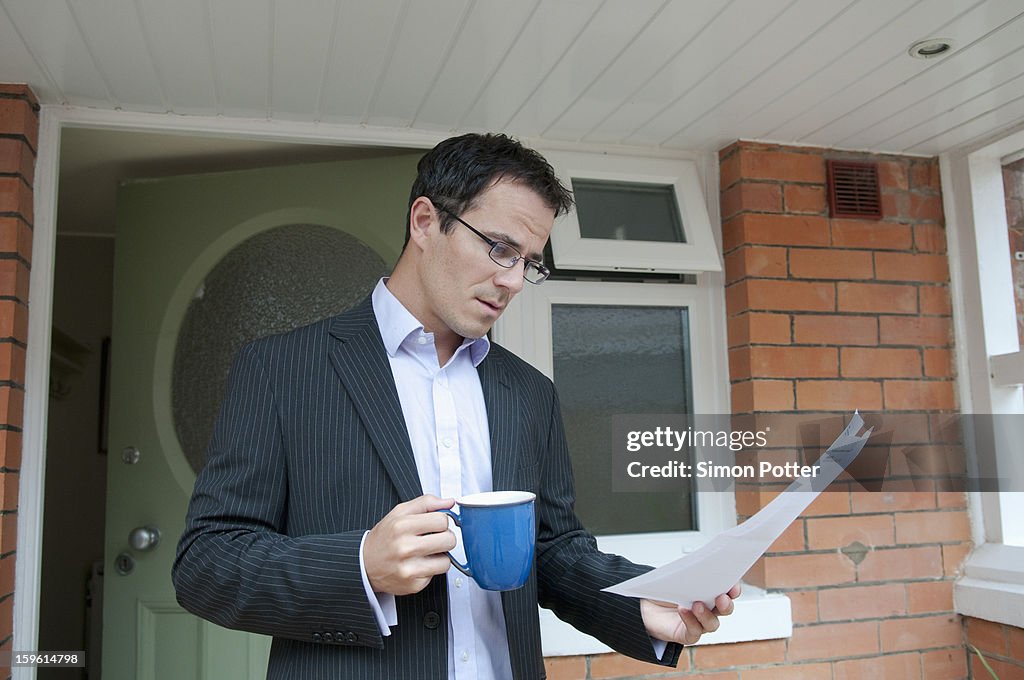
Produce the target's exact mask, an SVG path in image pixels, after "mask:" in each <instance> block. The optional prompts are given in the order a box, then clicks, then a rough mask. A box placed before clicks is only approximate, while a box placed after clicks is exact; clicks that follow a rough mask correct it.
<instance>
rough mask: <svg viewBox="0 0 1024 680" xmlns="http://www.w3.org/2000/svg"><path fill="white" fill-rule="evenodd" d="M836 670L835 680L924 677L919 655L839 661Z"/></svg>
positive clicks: (894, 655) (914, 678)
mask: <svg viewBox="0 0 1024 680" xmlns="http://www.w3.org/2000/svg"><path fill="white" fill-rule="evenodd" d="M834 670H835V675H834V676H833V677H834V680H865V678H884V679H885V680H889V679H890V678H892V680H897V678H898V679H899V680H918V679H919V678H921V677H922V676H921V665H920V659H919V655H917V654H888V655H885V656H876V657H873V658H869V659H850V660H848V661H839V662H837V663H836V664H835V666H834ZM928 680H931V679H930V678H929V679H928Z"/></svg>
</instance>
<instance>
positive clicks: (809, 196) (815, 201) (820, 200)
mask: <svg viewBox="0 0 1024 680" xmlns="http://www.w3.org/2000/svg"><path fill="white" fill-rule="evenodd" d="M782 196H783V206H784V208H785V210H786V212H790V213H812V214H814V215H824V214H825V211H826V210H827V209H828V202H827V200H826V198H825V187H823V186H817V185H813V184H786V185H784V187H783V190H782Z"/></svg>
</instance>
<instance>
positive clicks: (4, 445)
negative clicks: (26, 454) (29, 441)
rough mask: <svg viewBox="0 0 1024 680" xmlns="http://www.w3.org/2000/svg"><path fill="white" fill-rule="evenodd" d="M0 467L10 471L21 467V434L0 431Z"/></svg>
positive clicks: (11, 431)
mask: <svg viewBox="0 0 1024 680" xmlns="http://www.w3.org/2000/svg"><path fill="white" fill-rule="evenodd" d="M0 467H5V468H10V469H12V470H17V469H19V468H20V467H21V432H18V431H16V430H0Z"/></svg>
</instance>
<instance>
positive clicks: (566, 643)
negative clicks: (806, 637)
mask: <svg viewBox="0 0 1024 680" xmlns="http://www.w3.org/2000/svg"><path fill="white" fill-rule="evenodd" d="M540 632H541V641H542V646H543V649H544V656H575V655H578V654H607V653H609V652H612V651H614V650H612V649H611V648H610V647H608V646H607V645H605V644H604V643H602V642H600V641H598V640H596V639H595V638H592V637H591V636H589V635H587V634H585V633H581V632H579V631H578V630H576V629H575V628H573V627H572V626H570V625H569V624H567V623H565V622H564V621H562V620H560V619H559V618H558V617H556V616H555V615H554V613H552V612H551V611H550V610H548V609H541V610H540ZM792 634H793V610H792V608H791V606H790V602H789V598H788V597H786V596H785V595H784V594H782V593H769V592H766V591H764V590H761V589H760V588H755V587H754V586H751V585H748V584H746V583H744V584H743V595H742V596H740V598H739V599H738V600H736V611H735V612H733V614H732V616H727V617H725V618H723V619H722V625H721V627H720V628H719V629H718V630H717V631H715V632H714V633H709V634H707V635H705V636H704V637H702V638H701V639H700V642H698V643H697V644H699V645H717V644H725V643H729V642H749V641H751V640H773V639H777V638H788V637H789V636H790V635H792Z"/></svg>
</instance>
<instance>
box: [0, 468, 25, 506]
mask: <svg viewBox="0 0 1024 680" xmlns="http://www.w3.org/2000/svg"><path fill="white" fill-rule="evenodd" d="M20 481H21V475H19V474H18V473H17V472H0V510H17V509H18V485H19V483H20Z"/></svg>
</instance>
